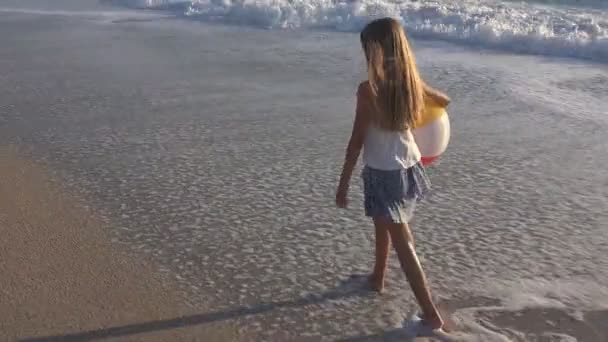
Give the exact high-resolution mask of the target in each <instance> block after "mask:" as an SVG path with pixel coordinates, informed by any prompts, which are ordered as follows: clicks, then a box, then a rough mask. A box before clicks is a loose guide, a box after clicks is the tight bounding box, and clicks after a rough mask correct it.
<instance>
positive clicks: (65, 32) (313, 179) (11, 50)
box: [0, 0, 608, 342]
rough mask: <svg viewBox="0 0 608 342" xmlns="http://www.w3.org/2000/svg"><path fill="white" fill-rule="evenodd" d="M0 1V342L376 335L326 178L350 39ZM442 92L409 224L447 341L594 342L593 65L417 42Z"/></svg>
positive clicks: (385, 330) (597, 142)
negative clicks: (440, 118)
mask: <svg viewBox="0 0 608 342" xmlns="http://www.w3.org/2000/svg"><path fill="white" fill-rule="evenodd" d="M109 3H110V2H102V3H98V2H96V1H89V2H84V1H83V2H80V1H71V0H65V1H61V2H56V3H48V2H44V1H36V0H28V1H5V2H2V3H1V4H0V32H2V34H0V46H1V47H2V48H1V49H0V234H1V236H2V239H1V240H0V316H1V317H2V320H1V321H0V340H9V341H12V340H25V341H47V340H48V341H55V340H57V341H60V340H74V341H80V340H100V339H114V338H115V339H118V340H125V341H132V340H142V341H156V340H158V341H262V340H267V341H387V340H388V341H391V340H400V338H401V335H400V330H399V329H398V328H399V326H400V325H401V323H402V321H403V318H404V317H405V316H406V315H407V314H409V313H411V312H413V311H414V310H416V307H415V305H414V300H413V297H412V295H411V292H410V290H409V288H408V286H407V284H406V283H405V279H404V277H403V275H402V273H401V272H400V271H399V269H398V265H397V261H396V258H395V257H394V255H392V256H391V266H390V271H389V278H388V280H387V291H386V294H384V295H382V296H377V295H374V294H372V293H370V292H369V291H367V290H366V288H365V282H364V280H363V279H364V278H363V277H360V276H358V275H362V274H365V273H367V272H368V271H369V270H370V269H371V265H372V245H373V229H372V226H371V224H370V222H369V221H368V220H366V219H365V217H363V212H362V210H361V209H360V204H361V203H360V202H361V189H360V182H359V180H358V179H357V178H358V177H354V179H353V185H352V190H351V193H352V199H351V202H352V206H351V208H350V209H349V210H347V211H342V212H340V211H337V210H336V209H335V208H334V206H333V202H332V201H333V196H334V193H333V191H334V186H335V184H336V181H337V177H338V173H339V167H340V164H341V161H342V158H343V152H344V148H345V143H346V139H347V138H348V135H349V133H350V131H349V130H350V128H351V124H352V115H353V109H354V103H353V99H354V94H355V90H356V86H357V83H358V81H359V80H360V79H362V78H363V77H365V73H364V66H363V63H362V56H361V52H360V51H359V46H358V45H357V44H358V37H357V35H356V34H355V33H352V32H332V31H323V30H304V29H302V30H266V29H259V28H255V27H250V26H241V25H223V24H219V23H208V22H205V21H201V20H195V19H194V18H190V17H189V18H184V17H181V16H176V15H175V13H174V12H171V11H167V12H165V11H144V10H129V9H124V8H120V7H112V6H111V5H110V4H109ZM414 46H415V49H416V54H417V57H418V61H419V65H420V68H421V72H422V74H423V76H424V77H425V79H427V80H428V81H429V83H431V84H432V85H435V86H437V87H438V88H441V89H445V90H446V92H448V94H449V95H450V96H451V97H452V98H453V99H454V102H453V104H452V105H451V106H450V108H449V113H450V118H451V124H452V131H453V135H452V138H451V141H450V146H449V148H448V151H447V152H446V153H445V155H444V156H443V158H442V159H441V161H440V163H439V164H438V165H436V166H435V167H433V168H431V169H429V174H430V176H431V179H432V181H433V185H434V192H433V195H432V196H431V197H430V198H429V199H428V200H426V201H425V202H424V203H423V204H421V205H420V209H419V211H418V212H417V215H416V219H415V222H414V231H415V234H416V239H417V246H418V247H417V248H418V249H419V251H420V254H421V259H422V263H423V265H424V267H425V269H426V271H427V273H428V274H429V277H430V279H431V283H432V286H433V290H434V293H435V294H436V296H437V298H438V300H439V301H440V302H441V305H442V307H444V308H445V310H446V311H449V312H451V313H452V316H453V320H454V323H455V325H456V329H457V330H458V334H459V335H458V336H459V337H460V338H461V339H462V340H463V341H483V342H491V341H584V342H587V341H588V342H604V341H606V340H607V339H608V326H607V325H606V322H608V286H607V284H608V271H607V270H608V258H607V257H606V255H608V229H606V228H607V227H608V210H607V209H606V208H608V175H607V174H606V172H604V170H605V169H606V168H607V167H608V153H606V152H607V151H608V141H607V140H606V130H607V129H608V116H606V110H605V102H606V101H607V100H608V95H607V94H608V68H607V67H606V64H601V63H595V62H590V61H586V60H578V59H566V58H557V57H550V56H529V55H517V54H511V53H506V52H504V51H502V52H496V51H490V50H486V49H482V48H472V47H468V46H465V47H463V46H456V45H452V44H448V43H445V42H437V41H426V40H415V41H414Z"/></svg>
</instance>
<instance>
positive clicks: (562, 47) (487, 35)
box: [121, 0, 608, 62]
mask: <svg viewBox="0 0 608 342" xmlns="http://www.w3.org/2000/svg"><path fill="white" fill-rule="evenodd" d="M121 1H122V3H123V4H125V5H128V6H131V7H137V8H156V9H172V10H174V11H178V12H181V13H183V14H184V15H187V16H189V17H191V18H197V19H201V20H205V21H220V22H224V23H232V24H243V25H252V26H256V27H263V28H315V29H317V28H320V29H329V30H338V31H358V30H360V29H361V28H362V26H363V25H364V24H365V23H366V22H367V21H368V20H369V19H370V18H373V17H380V16H392V17H395V18H398V19H400V20H401V21H402V23H403V24H404V26H405V27H406V28H407V30H408V33H409V34H410V35H412V36H414V37H418V38H430V39H440V40H446V41H450V42H456V43H459V44H465V45H472V46H482V47H489V48H495V49H501V50H505V51H511V52H517V53H533V54H542V55H551V56H568V57H578V58H585V59H593V60H597V61H602V62H605V61H608V10H607V8H608V5H607V4H608V2H606V1H603V0H582V1H576V0H562V1H551V0H546V1H532V2H529V1H494V0H455V1H448V0H421V1H408V0H403V1H391V0H360V1H338V0H236V1H231V0H194V1H183V0H121Z"/></svg>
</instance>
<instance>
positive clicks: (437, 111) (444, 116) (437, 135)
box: [412, 99, 450, 166]
mask: <svg viewBox="0 0 608 342" xmlns="http://www.w3.org/2000/svg"><path fill="white" fill-rule="evenodd" d="M412 134H413V135H414V140H416V144H417V145H418V149H420V154H421V155H422V160H421V163H422V165H424V166H428V165H430V164H432V163H433V162H435V161H436V160H437V159H439V157H440V156H441V154H442V153H443V152H445V149H446V148H447V147H448V142H449V140H450V120H449V118H448V113H447V112H446V111H445V108H443V107H441V106H439V105H438V104H436V103H434V102H432V101H431V100H430V99H427V100H426V102H425V110H424V112H423V113H422V116H421V117H420V119H419V120H418V121H416V124H415V126H414V129H413V130H412Z"/></svg>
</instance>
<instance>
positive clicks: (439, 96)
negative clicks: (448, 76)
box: [422, 81, 450, 107]
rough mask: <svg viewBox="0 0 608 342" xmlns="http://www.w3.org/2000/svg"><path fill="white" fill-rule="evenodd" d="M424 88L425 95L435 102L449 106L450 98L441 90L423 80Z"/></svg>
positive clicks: (442, 105)
mask: <svg viewBox="0 0 608 342" xmlns="http://www.w3.org/2000/svg"><path fill="white" fill-rule="evenodd" d="M422 86H423V88H424V96H428V97H430V98H431V99H432V100H433V101H435V103H437V104H438V105H440V106H441V107H447V106H448V104H450V98H449V97H448V96H447V95H446V94H444V93H442V92H441V91H439V90H437V89H435V88H433V87H431V86H429V85H428V84H426V82H424V81H423V82H422Z"/></svg>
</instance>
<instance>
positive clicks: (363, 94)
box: [357, 81, 372, 100]
mask: <svg viewBox="0 0 608 342" xmlns="http://www.w3.org/2000/svg"><path fill="white" fill-rule="evenodd" d="M371 97H372V86H371V85H370V84H369V81H363V82H361V83H359V88H357V99H358V100H369V99H371Z"/></svg>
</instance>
